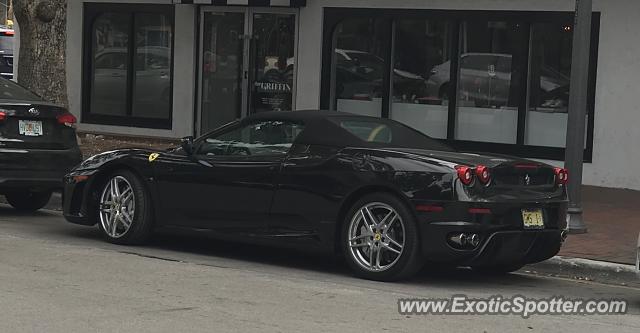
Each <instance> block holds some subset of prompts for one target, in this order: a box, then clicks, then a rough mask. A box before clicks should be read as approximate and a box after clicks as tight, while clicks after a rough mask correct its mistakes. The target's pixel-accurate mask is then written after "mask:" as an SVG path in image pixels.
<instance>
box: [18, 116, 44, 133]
mask: <svg viewBox="0 0 640 333" xmlns="http://www.w3.org/2000/svg"><path fill="white" fill-rule="evenodd" d="M18 130H19V133H20V135H26V136H41V135H42V122H41V121H37V120H18Z"/></svg>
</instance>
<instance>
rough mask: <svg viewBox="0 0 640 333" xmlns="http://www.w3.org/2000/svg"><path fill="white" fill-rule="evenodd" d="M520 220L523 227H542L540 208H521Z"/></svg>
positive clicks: (542, 220)
mask: <svg viewBox="0 0 640 333" xmlns="http://www.w3.org/2000/svg"><path fill="white" fill-rule="evenodd" d="M522 222H523V224H524V228H525V229H544V218H543V217H542V209H523V210H522Z"/></svg>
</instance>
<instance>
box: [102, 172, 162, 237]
mask: <svg viewBox="0 0 640 333" xmlns="http://www.w3.org/2000/svg"><path fill="white" fill-rule="evenodd" d="M98 221H99V223H98V224H99V225H100V230H102V233H103V235H104V237H105V239H106V240H107V241H109V242H112V243H116V244H126V245H134V244H140V243H143V242H144V241H146V240H147V238H148V237H149V235H150V234H151V225H152V222H153V212H152V206H151V198H150V197H149V195H148V193H147V191H146V188H145V186H144V184H143V183H142V180H140V178H139V177H138V176H136V175H135V174H133V173H132V172H130V171H127V170H121V171H116V172H114V173H113V174H111V175H110V176H109V177H108V178H107V180H106V181H105V182H104V185H103V187H102V191H100V196H99V205H98Z"/></svg>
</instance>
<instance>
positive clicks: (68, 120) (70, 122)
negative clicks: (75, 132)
mask: <svg viewBox="0 0 640 333" xmlns="http://www.w3.org/2000/svg"><path fill="white" fill-rule="evenodd" d="M56 119H58V124H61V125H65V126H68V127H75V125H76V122H78V120H77V119H76V117H75V116H74V115H72V114H71V113H69V112H66V113H63V114H61V115H58V116H57V117H56Z"/></svg>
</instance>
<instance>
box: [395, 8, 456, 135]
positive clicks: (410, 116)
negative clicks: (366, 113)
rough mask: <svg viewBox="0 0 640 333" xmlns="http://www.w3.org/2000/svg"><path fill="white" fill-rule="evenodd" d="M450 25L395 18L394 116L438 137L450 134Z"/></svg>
mask: <svg viewBox="0 0 640 333" xmlns="http://www.w3.org/2000/svg"><path fill="white" fill-rule="evenodd" d="M450 30H451V29H450V25H449V24H448V23H446V22H438V21H427V20H399V21H397V22H396V29H395V31H396V36H395V49H394V69H393V95H392V106H391V118H392V119H394V120H398V121H400V122H403V123H405V124H407V125H409V126H411V127H413V128H415V129H418V130H420V131H421V132H423V133H425V134H427V135H429V136H431V137H435V138H441V139H444V138H446V137H447V119H448V105H449V82H450V76H451V75H450V73H451V62H450V61H449V60H450V57H449V49H450V45H449V41H450Z"/></svg>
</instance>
